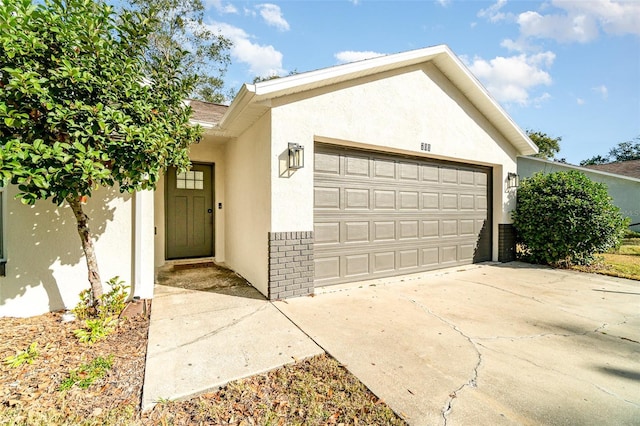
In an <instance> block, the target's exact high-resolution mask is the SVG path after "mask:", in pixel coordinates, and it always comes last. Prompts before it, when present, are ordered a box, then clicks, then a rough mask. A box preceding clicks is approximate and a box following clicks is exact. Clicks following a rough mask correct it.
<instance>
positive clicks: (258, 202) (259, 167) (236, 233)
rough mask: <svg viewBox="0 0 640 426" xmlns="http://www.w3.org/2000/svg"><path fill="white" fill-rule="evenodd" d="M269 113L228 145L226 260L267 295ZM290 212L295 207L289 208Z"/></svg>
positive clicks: (269, 209)
mask: <svg viewBox="0 0 640 426" xmlns="http://www.w3.org/2000/svg"><path fill="white" fill-rule="evenodd" d="M270 117H271V115H270V114H269V113H267V114H265V115H263V116H262V117H261V118H260V119H258V120H257V121H256V122H255V123H254V124H253V125H252V126H251V127H250V128H249V129H248V130H246V131H245V132H244V133H243V134H242V135H240V136H239V137H238V138H237V139H234V140H231V141H229V142H228V143H227V146H226V185H225V187H226V191H225V201H226V210H227V211H228V214H227V215H226V219H225V224H226V230H225V237H226V252H225V263H226V264H227V265H228V266H229V267H230V268H232V269H233V270H234V271H236V272H238V273H239V274H240V275H242V276H243V277H245V278H246V279H247V280H249V282H250V283H251V284H252V285H253V286H254V287H255V288H257V289H258V290H259V291H260V292H262V293H263V294H264V295H267V291H268V288H267V285H268V283H267V279H268V275H267V267H268V232H269V231H270V230H271V229H270V222H271V215H270V213H269V212H270V211H271V190H270V184H271V182H272V181H273V179H272V178H271V176H270V167H269V166H270V165H269V160H268V159H269V156H270V152H271V151H270V146H269V139H270V135H271V125H270ZM289 214H290V215H291V216H295V215H296V214H297V212H296V210H295V209H294V210H291V211H289Z"/></svg>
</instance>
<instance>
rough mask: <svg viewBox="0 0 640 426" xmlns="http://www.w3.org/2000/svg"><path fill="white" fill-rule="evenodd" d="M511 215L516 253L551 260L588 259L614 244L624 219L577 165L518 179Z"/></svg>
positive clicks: (602, 189) (561, 262)
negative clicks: (514, 231)
mask: <svg viewBox="0 0 640 426" xmlns="http://www.w3.org/2000/svg"><path fill="white" fill-rule="evenodd" d="M512 218H513V224H514V226H515V228H516V231H517V235H518V243H519V244H520V247H522V249H523V250H522V251H521V252H520V256H521V259H523V260H525V261H528V262H532V263H542V264H549V265H554V266H568V265H571V264H579V265H588V264H590V263H591V262H592V261H593V260H594V255H595V254H596V253H599V252H605V251H607V250H610V249H612V248H615V247H617V246H618V245H619V244H620V239H621V238H622V236H623V235H624V231H625V228H626V227H627V225H628V219H624V218H623V217H622V215H621V214H620V209H619V208H618V207H616V206H614V205H613V204H612V199H611V197H610V196H609V194H608V193H607V187H606V185H604V184H601V183H597V182H593V181H592V180H590V179H589V178H588V177H586V176H585V175H584V174H583V173H580V172H578V171H568V172H556V173H549V174H543V173H536V174H535V175H534V176H532V177H531V178H529V179H525V180H523V182H522V184H521V185H520V187H519V188H518V199H517V205H516V209H515V211H514V212H513V213H512Z"/></svg>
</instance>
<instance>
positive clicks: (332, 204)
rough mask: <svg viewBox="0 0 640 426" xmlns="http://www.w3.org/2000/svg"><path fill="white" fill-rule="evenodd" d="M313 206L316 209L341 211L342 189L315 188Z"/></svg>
mask: <svg viewBox="0 0 640 426" xmlns="http://www.w3.org/2000/svg"><path fill="white" fill-rule="evenodd" d="M313 204H314V205H313V207H314V208H316V209H336V210H337V209H339V208H340V188H324V187H319V188H318V187H317V188H314V193H313Z"/></svg>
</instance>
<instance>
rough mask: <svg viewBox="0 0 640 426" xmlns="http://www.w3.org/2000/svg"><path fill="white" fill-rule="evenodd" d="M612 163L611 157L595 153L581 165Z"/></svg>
mask: <svg viewBox="0 0 640 426" xmlns="http://www.w3.org/2000/svg"><path fill="white" fill-rule="evenodd" d="M607 163H610V161H609V157H603V156H602V155H595V156H593V157H591V158H589V159H586V160H582V161H581V162H580V165H581V166H593V165H595V164H607Z"/></svg>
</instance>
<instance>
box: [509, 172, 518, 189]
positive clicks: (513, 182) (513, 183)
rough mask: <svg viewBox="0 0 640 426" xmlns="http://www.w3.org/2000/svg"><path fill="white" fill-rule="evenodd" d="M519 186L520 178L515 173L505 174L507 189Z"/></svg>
mask: <svg viewBox="0 0 640 426" xmlns="http://www.w3.org/2000/svg"><path fill="white" fill-rule="evenodd" d="M518 186H520V176H518V174H517V173H512V172H509V173H507V188H509V189H511V188H517V187H518Z"/></svg>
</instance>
